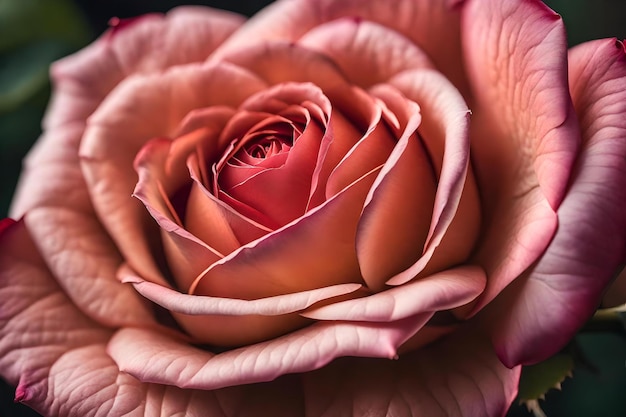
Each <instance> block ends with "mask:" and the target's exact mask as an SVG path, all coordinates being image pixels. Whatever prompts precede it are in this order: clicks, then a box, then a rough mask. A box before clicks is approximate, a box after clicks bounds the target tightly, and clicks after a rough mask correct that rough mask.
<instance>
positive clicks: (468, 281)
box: [302, 266, 487, 322]
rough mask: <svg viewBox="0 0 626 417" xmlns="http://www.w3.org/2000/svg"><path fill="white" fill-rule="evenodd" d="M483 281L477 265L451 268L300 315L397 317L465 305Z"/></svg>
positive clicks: (363, 318) (356, 318) (321, 317)
mask: <svg viewBox="0 0 626 417" xmlns="http://www.w3.org/2000/svg"><path fill="white" fill-rule="evenodd" d="M486 281H487V280H486V277H485V272H484V271H483V270H482V269H480V268H479V267H475V266H465V267H460V268H454V269H450V270H446V271H444V272H440V273H438V274H434V275H430V276H428V277H425V278H421V279H418V280H415V281H412V282H408V283H406V284H404V285H402V286H399V287H394V288H391V289H388V290H386V291H382V292H379V293H376V294H373V295H370V296H368V297H363V298H358V299H354V300H348V301H343V302H336V303H333V304H329V305H327V306H323V307H315V306H313V307H312V308H310V309H309V310H307V311H305V312H304V313H302V315H303V316H304V317H309V318H312V319H316V320H354V321H373V322H378V321H382V322H385V321H393V320H400V319H403V318H406V317H409V316H414V315H416V314H423V313H426V312H436V311H441V310H450V309H453V308H455V307H459V306H462V305H464V304H467V303H469V302H470V301H472V300H474V299H475V298H476V297H478V296H479V295H480V293H481V292H482V291H483V289H484V288H485V284H486Z"/></svg>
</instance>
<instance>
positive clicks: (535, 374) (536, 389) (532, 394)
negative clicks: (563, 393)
mask: <svg viewBox="0 0 626 417" xmlns="http://www.w3.org/2000/svg"><path fill="white" fill-rule="evenodd" d="M573 368H574V358H573V356H572V355H570V354H568V353H559V354H557V355H555V356H553V357H551V358H549V359H547V360H545V361H543V362H540V363H538V364H536V365H531V366H525V367H524V368H523V369H522V376H521V379H520V386H519V394H518V398H519V400H520V402H522V403H524V404H526V406H527V408H528V409H529V410H530V411H532V412H533V413H534V414H535V416H537V417H540V416H541V417H543V415H544V414H543V411H542V410H541V407H540V406H539V402H538V400H540V399H542V400H543V399H545V395H546V393H547V392H548V391H549V390H551V389H553V388H556V389H561V383H562V382H563V381H564V380H565V378H567V377H568V376H569V377H571V376H572V370H573Z"/></svg>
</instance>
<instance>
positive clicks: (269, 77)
mask: <svg viewBox="0 0 626 417" xmlns="http://www.w3.org/2000/svg"><path fill="white" fill-rule="evenodd" d="M249 44H250V45H253V46H251V47H245V48H242V49H236V50H234V51H232V52H230V53H228V54H226V55H225V56H224V57H223V58H222V59H223V60H225V61H227V62H231V63H233V64H235V65H238V66H240V67H243V68H246V69H247V70H248V71H250V72H252V73H254V74H256V75H258V76H259V77H261V78H262V79H263V80H264V81H266V82H267V83H268V84H270V85H274V84H280V83H283V82H312V83H313V84H315V85H316V86H318V87H319V88H321V89H322V91H324V93H328V92H329V91H332V90H334V89H336V88H340V87H345V85H346V84H347V82H346V79H345V78H344V76H343V74H342V73H341V71H340V70H339V68H338V67H337V66H336V65H335V63H334V62H333V61H332V60H330V59H329V58H328V57H326V56H324V55H322V54H320V53H318V52H315V51H312V50H310V49H306V48H303V47H300V46H298V45H296V44H294V43H287V42H276V43H269V44H265V43H264V44H262V45H255V44H254V43H253V42H249ZM211 61H215V62H221V61H219V60H218V59H217V58H216V57H215V56H214V57H212V59H211ZM211 61H209V62H211Z"/></svg>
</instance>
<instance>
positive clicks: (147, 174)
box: [133, 132, 239, 286]
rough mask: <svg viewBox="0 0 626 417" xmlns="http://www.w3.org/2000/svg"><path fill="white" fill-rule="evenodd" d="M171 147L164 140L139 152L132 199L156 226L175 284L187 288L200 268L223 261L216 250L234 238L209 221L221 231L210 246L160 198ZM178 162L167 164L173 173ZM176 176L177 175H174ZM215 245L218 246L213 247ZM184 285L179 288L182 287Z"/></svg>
mask: <svg viewBox="0 0 626 417" xmlns="http://www.w3.org/2000/svg"><path fill="white" fill-rule="evenodd" d="M201 133H202V132H201ZM202 136H203V135H202ZM200 139H202V137H200ZM175 143H176V142H172V141H170V140H168V139H153V140H151V141H149V142H148V143H147V144H146V145H145V146H144V147H143V148H142V149H141V151H140V152H139V153H138V155H137V157H136V158H135V169H136V170H137V173H138V174H139V182H138V183H137V185H136V187H135V190H134V192H133V196H135V197H137V198H138V199H139V200H140V201H141V202H142V203H143V204H144V205H145V209H146V210H147V211H148V212H149V213H150V215H152V217H153V218H154V220H156V222H157V223H158V225H159V227H160V229H159V230H160V235H161V239H162V242H163V250H164V254H165V257H166V259H167V262H168V266H169V269H170V270H171V272H172V274H173V275H174V278H175V280H176V281H177V282H178V283H179V284H180V283H181V282H183V283H185V284H186V285H188V283H187V282H186V280H191V279H193V278H195V276H197V274H199V273H200V272H202V270H203V269H204V268H206V267H207V266H208V265H210V264H212V263H213V262H215V261H217V260H218V259H221V258H222V257H223V254H222V253H220V252H219V249H223V246H224V245H225V244H227V243H230V240H232V239H234V238H233V236H232V231H230V228H229V227H228V225H227V224H226V225H225V224H224V223H223V222H220V221H219V219H213V218H209V220H207V221H212V223H213V224H216V225H217V227H216V228H217V229H219V230H220V231H222V233H215V234H214V235H213V241H212V242H211V243H212V244H213V245H211V244H207V243H206V242H204V241H202V240H201V239H200V238H199V237H198V236H195V235H194V234H192V233H190V232H189V231H188V230H186V229H185V227H184V226H183V225H182V224H180V219H179V217H178V215H177V214H176V213H175V211H174V209H173V207H172V205H171V202H170V201H169V198H168V196H167V195H164V193H165V192H166V191H165V190H163V186H161V184H163V183H165V184H166V186H170V185H173V184H169V182H171V179H170V178H168V174H167V173H166V172H165V171H166V165H167V162H168V161H167V159H168V158H172V157H173V155H172V153H173V151H175V150H173V149H172V148H174V144H175ZM192 145H193V144H192ZM178 158H179V159H182V161H181V160H179V161H172V160H170V161H169V162H173V163H174V162H177V163H176V164H175V165H176V168H177V169H176V171H178V170H180V168H181V167H180V166H179V165H181V164H182V163H183V161H184V159H186V158H185V157H184V155H179V156H178ZM183 167H184V165H183ZM172 168H173V166H172ZM183 172H184V171H183ZM173 174H174V173H173ZM176 176H181V175H180V173H176ZM189 181H191V180H189ZM215 243H219V244H217V245H216V244H215ZM231 245H232V246H231V250H234V248H237V247H238V246H239V245H238V242H236V240H235V242H234V243H231ZM216 248H217V249H216ZM147 279H149V280H151V281H153V282H157V283H159V284H160V285H165V286H168V284H167V282H166V281H165V280H164V279H162V278H161V279H155V278H154V277H147ZM185 284H183V285H184V286H186V285H185Z"/></svg>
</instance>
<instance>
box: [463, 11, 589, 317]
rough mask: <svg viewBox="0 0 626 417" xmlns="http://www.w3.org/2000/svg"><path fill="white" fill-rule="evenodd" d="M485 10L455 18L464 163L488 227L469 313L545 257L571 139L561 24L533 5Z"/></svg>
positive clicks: (574, 135)
mask: <svg viewBox="0 0 626 417" xmlns="http://www.w3.org/2000/svg"><path fill="white" fill-rule="evenodd" d="M487 3H488V4H484V3H483V2H477V1H468V2H466V3H464V4H463V21H462V23H463V25H462V29H463V33H464V37H463V40H464V50H465V56H466V61H467V67H468V72H469V74H470V79H471V80H472V85H473V86H474V93H475V95H476V99H477V104H476V106H475V108H474V109H472V110H473V116H472V150H473V154H472V159H473V161H474V168H475V170H476V174H477V179H478V184H479V187H480V190H481V202H482V203H483V214H484V216H483V219H485V220H488V221H489V222H488V223H487V224H486V225H485V226H484V227H485V233H484V238H483V244H482V245H481V247H480V248H479V250H478V255H477V260H478V261H479V262H480V263H482V264H483V266H485V268H486V270H487V274H488V275H489V280H488V285H487V289H486V291H485V294H484V296H483V297H481V299H480V300H479V302H478V304H477V305H476V309H475V310H478V309H479V308H481V307H482V306H484V305H485V304H486V303H488V302H489V301H490V300H492V299H493V298H494V297H495V296H496V295H497V294H498V293H499V292H500V291H501V290H502V289H503V288H504V287H505V286H506V285H508V284H509V283H510V282H511V281H512V280H514V279H515V278H516V277H518V276H519V275H520V274H521V273H522V272H523V271H524V270H525V269H527V268H528V267H529V266H530V265H531V264H532V263H533V262H535V261H536V260H537V259H538V258H539V256H540V255H541V254H542V253H543V252H544V251H545V249H546V247H547V246H548V244H549V242H550V240H551V238H552V236H553V234H554V232H555V230H556V227H557V218H556V214H555V212H554V211H555V210H556V209H557V208H558V207H559V205H560V203H561V201H562V199H563V196H564V195H565V191H566V187H567V185H568V180H569V176H570V173H571V168H572V164H573V162H574V159H575V157H576V154H577V150H578V146H579V143H578V141H579V139H578V138H579V137H580V136H579V127H578V124H577V120H576V114H575V113H574V111H573V107H572V103H571V100H570V96H569V90H568V86H567V56H566V52H567V42H566V38H565V30H564V27H563V23H562V21H561V19H560V17H559V16H558V15H557V14H556V13H554V12H553V11H552V10H550V9H549V8H548V7H547V6H545V5H544V4H543V3H541V2H539V1H534V0H533V1H520V0H510V1H504V2H503V1H492V0H490V1H488V2H487ZM478 51H480V53H477V52H478Z"/></svg>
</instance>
